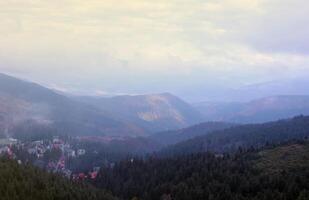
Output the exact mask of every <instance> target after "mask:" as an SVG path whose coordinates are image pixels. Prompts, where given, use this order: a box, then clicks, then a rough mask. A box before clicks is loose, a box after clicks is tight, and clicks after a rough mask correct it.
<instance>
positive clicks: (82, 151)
mask: <svg viewBox="0 0 309 200" xmlns="http://www.w3.org/2000/svg"><path fill="white" fill-rule="evenodd" d="M85 154H86V150H85V149H78V150H77V155H78V156H82V155H85Z"/></svg>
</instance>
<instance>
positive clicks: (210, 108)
mask: <svg viewBox="0 0 309 200" xmlns="http://www.w3.org/2000/svg"><path fill="white" fill-rule="evenodd" d="M193 107H194V108H195V109H196V110H198V111H200V112H201V113H202V114H203V116H204V120H205V121H214V120H215V121H229V122H236V123H263V122H267V121H273V120H278V119H284V118H289V117H293V116H296V115H301V114H303V115H308V114H309V95H308V96H305V95H303V96H301V95H282V96H271V97H265V98H261V99H256V100H252V101H249V102H245V103H239V102H231V103H213V102H203V103H197V104H194V105H193Z"/></svg>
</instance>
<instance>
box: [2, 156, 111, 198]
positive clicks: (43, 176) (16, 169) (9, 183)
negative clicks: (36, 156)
mask: <svg viewBox="0 0 309 200" xmlns="http://www.w3.org/2000/svg"><path fill="white" fill-rule="evenodd" d="M0 199H1V200H101V199H102V200H116V198H114V197H112V196H111V195H110V194H108V193H106V192H104V191H103V190H97V189H94V188H93V187H91V186H88V185H85V184H81V183H72V182H70V181H68V180H66V179H65V178H62V177H58V176H57V175H53V174H48V173H46V172H43V171H41V170H39V169H37V168H34V167H31V166H29V165H26V166H24V165H19V164H17V163H16V162H15V161H11V160H6V159H4V158H1V159H0Z"/></svg>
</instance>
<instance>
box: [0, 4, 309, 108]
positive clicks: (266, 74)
mask: <svg viewBox="0 0 309 200" xmlns="http://www.w3.org/2000/svg"><path fill="white" fill-rule="evenodd" d="M308 24H309V3H308V1H307V0H168V1H167V0H156V1H153V0H87V1H84V0H45V1H40V0H0V25H1V26H0V72H3V73H8V74H11V75H15V76H18V77H21V78H24V79H28V80H32V81H35V82H38V83H40V84H43V85H45V86H48V87H50V88H54V89H57V90H61V91H63V92H69V93H74V94H91V95H117V94H142V93H156V92H171V93H174V94H176V95H179V96H181V97H183V98H184V99H186V100H188V101H192V102H193V101H202V100H206V99H209V98H210V97H211V96H212V97H215V96H216V97H220V98H224V97H225V96H224V95H223V94H225V93H226V91H227V90H230V89H235V88H236V89H237V88H243V87H248V86H249V85H252V84H253V85H254V84H261V83H267V82H274V81H281V80H284V81H286V80H290V79H291V80H293V79H298V77H301V78H303V79H309V39H308V36H309V26H308Z"/></svg>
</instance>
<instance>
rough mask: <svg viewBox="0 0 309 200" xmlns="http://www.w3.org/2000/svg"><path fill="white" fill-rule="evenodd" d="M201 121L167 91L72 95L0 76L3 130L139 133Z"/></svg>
mask: <svg viewBox="0 0 309 200" xmlns="http://www.w3.org/2000/svg"><path fill="white" fill-rule="evenodd" d="M201 120H202V115H201V114H200V113H199V112H197V111H196V110H195V109H194V108H192V106H191V105H189V104H187V103H186V102H184V101H182V100H181V99H179V98H178V97H175V96H173V95H171V94H168V93H164V94H151V95H138V96H117V97H112V98H92V97H78V98H77V97H74V98H73V97H67V96H65V95H63V94H59V93H57V92H55V91H52V90H50V89H48V88H45V87H43V86H40V85H38V84H36V83H31V82H28V81H23V80H20V79H17V78H14V77H11V76H7V75H5V74H0V134H9V133H15V132H18V133H19V134H30V133H31V134H34V133H37V134H43V133H46V132H49V133H50V132H56V133H57V134H59V133H61V134H67V135H82V136H87V135H88V136H123V137H128V136H132V137H136V136H146V135H148V134H150V133H154V132H159V131H165V130H170V129H179V128H183V127H186V126H189V125H193V124H195V123H198V122H201Z"/></svg>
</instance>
